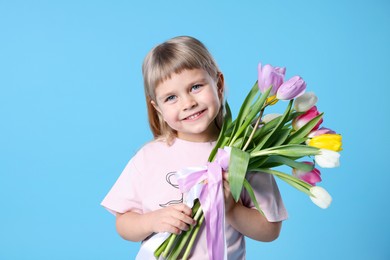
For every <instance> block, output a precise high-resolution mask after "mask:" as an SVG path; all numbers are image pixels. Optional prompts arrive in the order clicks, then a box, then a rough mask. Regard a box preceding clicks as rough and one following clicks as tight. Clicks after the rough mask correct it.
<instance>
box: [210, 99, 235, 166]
mask: <svg viewBox="0 0 390 260" xmlns="http://www.w3.org/2000/svg"><path fill="white" fill-rule="evenodd" d="M225 109H226V114H225V117H224V120H223V124H222V128H221V132H220V133H219V137H218V139H217V143H216V144H215V147H214V148H213V150H212V151H211V153H210V155H209V162H212V161H213V160H214V158H215V155H216V154H217V151H218V148H222V147H224V146H225V144H226V143H227V138H226V137H225V132H226V129H227V128H228V127H229V126H230V125H231V123H232V112H231V110H230V106H229V104H228V102H226V103H225Z"/></svg>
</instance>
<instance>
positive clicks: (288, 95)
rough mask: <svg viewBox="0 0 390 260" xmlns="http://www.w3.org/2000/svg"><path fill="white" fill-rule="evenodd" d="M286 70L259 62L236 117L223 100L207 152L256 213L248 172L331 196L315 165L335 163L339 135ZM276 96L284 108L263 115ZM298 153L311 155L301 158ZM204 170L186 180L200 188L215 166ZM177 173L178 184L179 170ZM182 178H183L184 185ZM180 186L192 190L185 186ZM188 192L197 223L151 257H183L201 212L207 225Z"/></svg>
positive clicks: (322, 197)
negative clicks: (213, 140) (212, 143)
mask: <svg viewBox="0 0 390 260" xmlns="http://www.w3.org/2000/svg"><path fill="white" fill-rule="evenodd" d="M285 71H286V69H285V68H279V67H273V66H271V65H265V66H262V65H261V64H259V67H258V72H259V74H258V80H257V82H256V83H255V85H254V86H253V87H252V89H251V90H250V92H249V93H248V95H247V96H246V98H245V100H244V102H243V104H242V106H241V108H240V111H239V113H238V115H237V118H236V119H235V120H232V116H231V112H230V109H229V106H228V104H227V103H226V115H225V118H224V123H223V126H222V129H221V133H220V136H219V138H218V140H217V143H216V146H215V148H214V150H213V151H212V152H211V154H210V157H209V161H210V162H215V161H218V163H217V165H219V166H217V168H218V167H220V168H221V169H219V170H218V169H217V173H220V172H222V171H228V172H229V176H228V180H229V184H230V188H231V193H232V196H233V198H234V199H235V200H236V201H238V200H239V197H240V194H241V191H242V189H243V188H245V189H246V190H247V192H248V194H249V196H250V197H251V199H252V200H253V203H254V205H255V206H256V208H257V209H258V211H259V212H261V213H262V210H261V208H260V206H259V204H258V202H257V201H256V197H255V196H254V192H253V190H252V187H251V185H250V184H249V182H248V181H247V180H246V179H245V175H246V173H247V172H258V174H263V173H268V174H272V175H274V176H275V177H277V178H279V179H281V180H283V181H285V182H287V183H288V184H290V185H291V186H293V187H295V188H296V189H298V190H300V191H302V192H304V193H306V194H307V195H308V196H309V197H310V199H311V200H312V201H313V202H314V203H315V204H316V205H318V206H319V207H321V208H327V207H328V206H329V205H330V203H331V200H332V198H331V196H330V195H329V193H328V192H327V191H326V190H325V189H324V188H322V187H319V186H316V183H317V182H319V181H321V176H320V171H319V170H318V169H317V168H315V166H317V165H318V166H320V167H321V168H333V167H337V166H339V157H340V154H339V151H341V149H342V148H341V146H342V143H341V135H339V134H336V133H335V132H334V131H332V130H330V129H328V128H324V127H321V128H320V125H321V123H322V122H323V118H322V117H323V113H320V112H318V110H317V107H316V103H317V97H316V95H315V94H314V93H312V92H305V91H306V83H305V81H304V80H303V79H302V78H301V77H299V76H294V77H292V78H291V79H289V80H287V81H284V77H285ZM279 100H285V101H287V102H288V103H287V107H286V109H285V110H284V113H283V114H268V115H266V114H265V113H264V111H265V109H266V108H267V107H269V106H272V105H274V104H275V103H277V102H278V101H279ZM222 149H223V150H222ZM221 152H222V153H225V155H226V154H227V157H228V162H227V163H226V162H225V163H223V162H222V163H221V161H224V159H221V156H218V154H219V153H221ZM303 158H308V159H310V160H307V159H306V160H303ZM225 161H226V160H225ZM282 165H285V166H288V167H291V169H292V173H291V174H289V173H284V172H281V171H279V170H277V169H275V168H276V167H278V166H282ZM213 167H214V166H213ZM203 172H206V174H203V176H206V177H203V178H199V179H198V182H195V183H193V184H191V185H190V186H196V185H199V184H200V185H203V188H205V187H208V186H210V187H211V183H210V182H211V181H210V178H213V176H214V175H217V174H215V170H214V172H213V171H211V173H212V174H210V170H209V169H206V170H205V171H203ZM187 173H188V172H187ZM197 173H199V171H198V172H197ZM197 173H196V174H197ZM191 174H192V175H194V174H195V173H193V172H190V173H189V174H188V175H191ZM207 174H208V175H207ZM201 175H202V174H201ZM211 175H212V176H211ZM178 179H179V186H180V179H182V176H179V177H178ZM184 179H185V178H184ZM185 184H186V181H185V180H184V186H185ZM187 184H188V183H187ZM219 185H221V184H219ZM180 188H181V189H182V187H180ZM189 188H191V187H189ZM182 192H191V191H189V189H188V188H187V189H185V188H184V189H183V190H182ZM191 197H192V199H191V201H190V205H191V206H192V209H193V217H194V219H195V220H197V225H196V226H195V227H191V228H190V230H188V231H186V232H183V233H182V234H181V235H174V234H171V235H170V236H169V237H168V238H167V239H166V240H165V241H164V242H163V243H162V244H161V245H160V246H159V247H158V248H157V249H156V250H155V252H154V254H155V257H156V258H164V259H176V258H178V256H179V255H180V256H181V257H182V259H187V257H188V255H189V254H190V251H191V248H192V246H193V243H194V240H195V238H196V236H197V234H198V231H199V228H200V226H201V225H202V223H203V222H204V220H205V217H206V221H205V222H206V225H207V221H208V219H207V216H208V214H207V212H206V210H205V205H203V203H202V199H201V198H200V197H199V194H198V195H195V196H191ZM208 207H209V208H208V211H211V212H212V215H213V216H214V218H215V216H216V217H217V218H223V217H224V212H219V213H218V212H215V211H218V210H217V209H216V208H215V207H211V208H210V205H208ZM210 221H213V220H212V219H211V220H210ZM209 224H212V223H209ZM215 228H216V227H215V226H214V229H215ZM219 228H220V227H219ZM222 229H224V228H223V227H222ZM207 232H209V229H207ZM207 235H209V234H207ZM210 241H214V242H216V241H218V239H215V237H214V240H213V239H211V240H210ZM208 246H209V251H210V252H211V253H209V254H210V259H217V258H218V257H216V254H218V252H214V253H213V250H214V249H213V248H210V246H212V247H221V246H216V245H215V244H213V242H211V243H208ZM217 250H219V249H218V248H217ZM183 251H184V252H183ZM212 254H214V255H212Z"/></svg>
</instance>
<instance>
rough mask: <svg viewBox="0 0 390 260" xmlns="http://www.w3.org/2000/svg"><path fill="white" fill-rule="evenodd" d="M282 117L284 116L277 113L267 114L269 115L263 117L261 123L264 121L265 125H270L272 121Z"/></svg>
mask: <svg viewBox="0 0 390 260" xmlns="http://www.w3.org/2000/svg"><path fill="white" fill-rule="evenodd" d="M281 115H282V114H277V113H274V114H267V115H264V116H263V118H262V120H261V121H263V122H264V123H268V122H270V121H272V120H273V119H275V118H278V117H280V116H281Z"/></svg>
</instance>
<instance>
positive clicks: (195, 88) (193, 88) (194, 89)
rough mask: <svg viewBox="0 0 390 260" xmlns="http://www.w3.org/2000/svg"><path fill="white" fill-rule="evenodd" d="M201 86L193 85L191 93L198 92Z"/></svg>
mask: <svg viewBox="0 0 390 260" xmlns="http://www.w3.org/2000/svg"><path fill="white" fill-rule="evenodd" d="M202 86H203V85H201V84H195V85H193V86H192V87H191V91H198V90H199V89H200V88H202Z"/></svg>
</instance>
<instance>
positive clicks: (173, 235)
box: [162, 234, 177, 258]
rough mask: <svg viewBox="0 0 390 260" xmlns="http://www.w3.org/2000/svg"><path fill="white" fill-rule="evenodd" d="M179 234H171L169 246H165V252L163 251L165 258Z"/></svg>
mask: <svg viewBox="0 0 390 260" xmlns="http://www.w3.org/2000/svg"><path fill="white" fill-rule="evenodd" d="M176 237H177V235H176V234H171V235H170V236H169V242H168V245H167V247H166V248H165V250H164V252H163V253H162V257H163V258H167V256H168V254H169V251H171V247H172V246H173V244H174V242H175V240H176Z"/></svg>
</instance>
